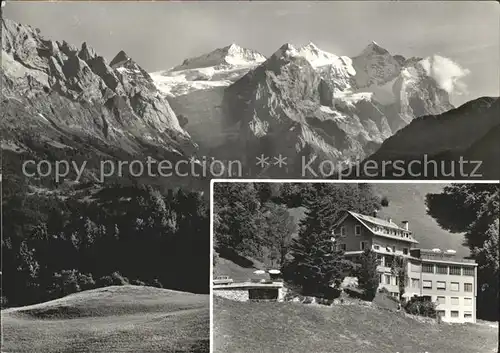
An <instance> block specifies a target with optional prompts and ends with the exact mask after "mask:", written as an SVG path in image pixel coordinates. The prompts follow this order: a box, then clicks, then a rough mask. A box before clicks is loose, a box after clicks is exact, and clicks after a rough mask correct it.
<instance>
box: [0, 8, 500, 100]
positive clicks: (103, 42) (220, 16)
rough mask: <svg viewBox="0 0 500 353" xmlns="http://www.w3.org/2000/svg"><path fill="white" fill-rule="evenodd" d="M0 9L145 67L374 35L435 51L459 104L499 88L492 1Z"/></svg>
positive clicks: (333, 48) (497, 16)
mask: <svg viewBox="0 0 500 353" xmlns="http://www.w3.org/2000/svg"><path fill="white" fill-rule="evenodd" d="M4 16H5V17H6V18H10V19H12V20H14V21H16V22H20V23H23V24H29V25H31V26H33V27H37V28H39V29H40V30H41V33H42V35H44V36H45V37H46V38H50V39H54V40H66V41H67V42H69V43H71V44H74V45H77V46H80V45H81V43H82V42H84V41H85V42H87V43H88V44H89V45H90V46H92V47H93V48H95V49H96V51H97V52H98V53H99V54H100V55H102V56H104V57H106V58H107V59H108V60H111V59H112V58H113V57H114V55H115V54H116V53H118V52H119V51H120V50H124V51H125V52H126V53H127V54H128V55H129V56H130V57H132V58H133V59H134V60H135V61H136V62H137V63H139V64H140V65H141V66H142V67H143V68H144V69H146V70H147V71H149V72H153V71H159V70H165V69H168V68H170V67H172V66H175V65H178V64H180V63H182V61H183V60H184V59H186V58H189V57H193V56H197V55H200V54H204V53H208V52H210V51H212V50H214V49H216V48H220V47H224V46H226V45H229V44H231V43H236V44H238V45H240V46H242V47H247V48H251V49H255V50H257V51H259V52H261V53H262V54H264V55H266V56H268V55H271V54H272V53H273V52H274V51H276V50H277V49H278V48H279V47H280V46H281V45H282V44H284V43H292V44H294V45H296V46H301V45H305V44H307V43H309V42H313V43H315V44H316V45H317V46H318V47H320V48H321V49H323V50H325V51H328V52H331V53H334V54H336V55H347V56H351V57H352V56H355V55H357V54H359V53H360V52H361V51H362V50H363V48H364V47H366V46H367V45H368V44H369V43H370V42H371V41H376V42H377V43H378V44H379V45H380V46H382V47H384V48H385V49H387V50H388V51H389V52H391V54H393V55H394V54H401V55H403V56H405V57H411V56H418V57H427V56H430V55H439V56H440V57H441V59H440V60H438V61H436V66H435V67H434V68H433V72H434V74H435V77H438V78H439V79H440V80H442V87H443V88H445V89H447V90H449V91H450V93H451V97H452V103H453V104H455V105H460V104H462V103H464V102H466V101H469V100H471V99H475V98H477V97H480V96H500V5H499V4H498V2H496V1H485V2H482V1H471V2H469V1H446V2H437V1H388V2H385V1H346V2H340V1H338V2H337V1H336V2H329V1H304V2H300V1H290V2H288V1H276V2H274V1H264V2H258V1H249V2H247V1H238V2H237V1H219V2H215V1H214V2H212V1H200V2H194V1H184V2H149V1H148V2H80V1H78V2H65V3H56V2H24V1H23V2H21V1H11V2H9V3H8V4H7V6H6V7H4ZM448 59H450V60H448Z"/></svg>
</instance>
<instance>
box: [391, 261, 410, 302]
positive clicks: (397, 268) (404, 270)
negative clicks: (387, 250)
mask: <svg viewBox="0 0 500 353" xmlns="http://www.w3.org/2000/svg"><path fill="white" fill-rule="evenodd" d="M391 273H392V275H393V276H396V278H397V279H398V287H399V300H400V301H401V300H403V295H404V294H405V288H406V285H407V284H408V260H407V259H406V258H404V257H403V256H394V260H393V261H392V264H391Z"/></svg>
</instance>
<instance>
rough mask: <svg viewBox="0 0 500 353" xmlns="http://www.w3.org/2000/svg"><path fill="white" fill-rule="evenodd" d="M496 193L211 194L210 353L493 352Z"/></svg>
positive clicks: (398, 189) (473, 189) (269, 186)
mask: <svg viewBox="0 0 500 353" xmlns="http://www.w3.org/2000/svg"><path fill="white" fill-rule="evenodd" d="M499 191H500V187H499V184H498V183H497V184H435V183H424V184H419V183H413V182H412V183H401V184H392V183H375V184H365V183H324V182H318V183H307V182H301V183H294V182H292V183H286V182H285V183H283V182H266V183H263V182H259V181H258V180H255V181H254V182H238V181H235V182H224V181H216V182H215V183H214V185H213V196H212V207H213V283H212V292H213V318H212V320H213V337H212V344H213V352H214V353H247V352H248V353H252V352H262V353H282V352H287V353H295V352H297V353H302V352H316V353H327V352H328V353H335V352H338V353H351V352H352V353H358V352H379V353H386V352H387V353H392V352H428V353H432V352H439V353H444V352H450V353H452V352H455V353H462V352H463V353H473V352H474V353H486V352H490V353H493V352H498V311H499V305H498V304H499V297H498V292H499V276H498V275H499V273H498V266H499V259H498V245H499V244H498V214H499Z"/></svg>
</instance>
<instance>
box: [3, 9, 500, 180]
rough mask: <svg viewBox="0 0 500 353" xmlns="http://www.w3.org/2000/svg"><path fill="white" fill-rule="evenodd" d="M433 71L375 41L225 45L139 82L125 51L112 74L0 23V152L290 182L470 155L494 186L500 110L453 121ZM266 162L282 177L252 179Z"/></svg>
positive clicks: (89, 54) (480, 110)
mask: <svg viewBox="0 0 500 353" xmlns="http://www.w3.org/2000/svg"><path fill="white" fill-rule="evenodd" d="M438 59H439V57H437V56H431V57H425V58H416V57H411V58H405V57H403V56H402V55H398V54H396V55H393V54H391V53H389V52H388V51H387V50H386V49H384V48H382V47H381V46H379V45H378V44H377V43H375V42H372V43H369V44H368V45H367V46H366V48H365V49H364V50H363V51H362V52H361V53H360V54H359V55H357V56H354V57H347V56H337V55H334V54H332V53H329V52H326V51H323V50H322V49H320V48H318V47H317V46H316V45H315V44H313V43H309V44H307V45H305V46H302V47H295V46H294V45H292V44H289V43H286V44H284V45H282V46H281V47H280V48H278V49H277V50H276V51H275V52H274V53H273V54H272V55H271V56H269V57H266V56H265V55H263V54H261V53H259V52H257V51H255V50H252V49H246V48H242V47H240V46H238V45H236V44H231V45H228V46H226V47H223V48H219V49H215V50H214V51H212V52H210V53H207V54H203V55H200V56H197V57H193V58H188V59H186V60H184V62H182V63H181V64H179V65H177V66H175V67H173V68H170V69H167V70H162V71H158V72H152V73H148V72H146V70H144V69H143V68H142V67H141V66H140V64H138V63H136V62H135V61H134V60H133V59H132V58H130V57H129V56H128V55H127V54H126V53H125V52H123V51H121V52H119V53H118V54H117V55H116V56H115V57H114V59H112V60H111V61H110V62H108V61H107V60H106V59H105V58H104V57H102V56H100V55H99V54H98V53H96V52H95V50H93V49H92V48H91V47H90V46H89V45H88V44H87V43H83V44H82V45H81V46H80V47H74V46H72V45H70V44H68V43H67V42H65V41H54V40H48V39H45V38H44V37H42V36H41V34H40V33H39V31H38V30H37V29H34V28H31V27H30V26H27V25H21V24H18V23H15V22H13V21H10V20H7V19H5V20H2V68H3V69H2V73H1V82H2V87H3V89H2V112H3V113H2V114H3V115H4V117H3V119H2V121H1V122H0V129H1V131H2V135H3V136H2V149H3V150H4V151H5V152H6V157H5V158H6V159H7V160H8V161H9V160H11V161H13V160H15V159H16V158H17V157H19V156H20V155H22V156H23V158H24V159H26V158H27V157H26V156H31V157H36V158H37V159H51V160H54V159H61V158H69V157H71V158H73V159H77V160H83V159H92V160H94V161H97V160H102V159H103V158H109V159H116V160H120V159H127V160H132V159H145V158H146V157H147V156H150V157H153V158H155V159H157V160H158V159H168V160H171V161H177V160H187V159H190V160H196V161H199V159H201V158H203V157H202V156H204V157H208V158H212V159H218V160H220V161H230V160H238V161H240V162H241V163H242V164H243V167H244V169H243V170H244V175H242V176H250V177H286V178H293V177H295V178H297V177H307V176H306V175H302V174H301V171H302V166H303V160H304V159H314V158H316V162H315V164H314V165H318V164H319V163H321V162H322V161H325V160H327V161H331V162H333V163H335V164H338V165H352V164H354V163H358V162H360V161H363V160H369V159H373V160H378V159H381V158H382V159H385V158H396V157H398V156H403V157H405V158H412V157H414V156H421V155H422V154H430V155H433V156H443V155H445V156H448V155H450V153H451V154H452V155H453V156H451V155H450V156H451V157H450V158H456V157H457V156H458V154H461V153H465V154H466V155H467V156H471V158H472V157H474V158H485V160H488V161H491V162H488V163H487V164H488V166H487V169H488V170H489V174H491V175H498V169H495V168H494V167H492V165H496V164H495V163H493V161H494V160H495V159H496V157H497V156H498V148H497V149H494V148H493V146H495V142H496V141H495V138H494V137H493V136H494V132H495V131H498V129H499V125H500V122H499V118H498V116H499V114H496V113H497V112H498V98H488V97H486V98H484V99H480V100H478V101H477V102H470V103H468V104H465V105H463V106H461V107H458V108H456V109H455V108H454V107H453V106H452V104H451V103H450V98H449V95H448V93H447V91H446V90H444V89H443V88H442V87H440V85H439V84H438V82H437V81H436V80H435V79H434V78H433V75H432V67H433V63H434V61H435V60H438ZM487 148H488V149H487ZM492 148H493V149H492ZM450 151H451V152H450ZM396 152H397V153H396ZM261 155H265V156H268V157H270V158H271V159H272V158H273V157H278V156H282V157H283V158H286V167H285V168H278V167H277V166H273V165H272V164H270V165H268V166H267V167H264V168H262V167H261V166H257V165H256V158H257V157H259V156H261ZM10 157H12V158H10ZM13 163H14V164H15V162H13ZM492 163H493V164H492ZM88 173H89V174H88V175H87V177H88V178H91V177H92V175H93V173H95V170H92V168H90V169H89V170H88ZM174 179H175V178H172V179H170V181H172V182H173V183H174V184H176V183H186V182H187V183H192V180H190V181H186V180H185V179H189V178H184V179H183V180H182V181H181V180H174ZM179 179H182V178H179ZM196 182H197V181H196ZM196 182H195V183H196Z"/></svg>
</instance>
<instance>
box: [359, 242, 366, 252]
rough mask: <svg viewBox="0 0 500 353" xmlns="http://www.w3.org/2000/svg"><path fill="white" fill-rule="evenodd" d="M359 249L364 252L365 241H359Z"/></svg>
mask: <svg viewBox="0 0 500 353" xmlns="http://www.w3.org/2000/svg"><path fill="white" fill-rule="evenodd" d="M359 248H360V249H361V250H365V249H366V241H361V242H359Z"/></svg>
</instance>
